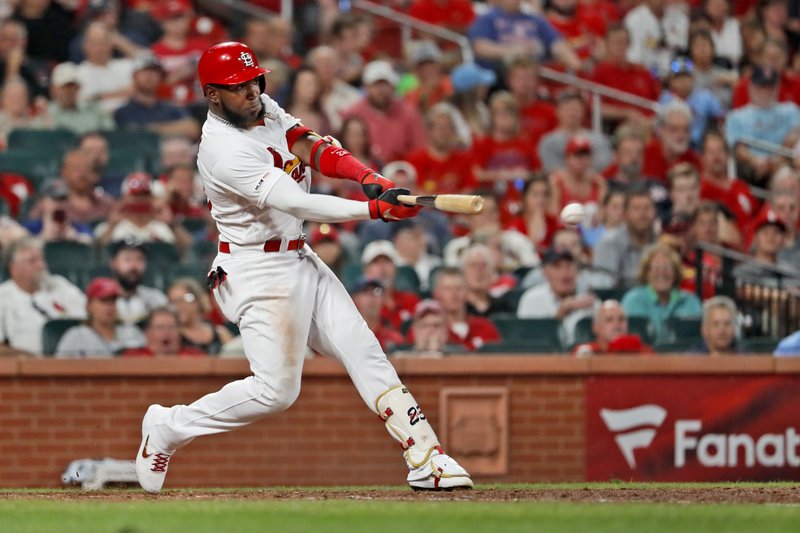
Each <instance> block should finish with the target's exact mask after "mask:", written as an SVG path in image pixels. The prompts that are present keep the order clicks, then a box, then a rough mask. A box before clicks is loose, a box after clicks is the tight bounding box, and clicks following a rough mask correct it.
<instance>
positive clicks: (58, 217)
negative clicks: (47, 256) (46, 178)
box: [25, 180, 92, 244]
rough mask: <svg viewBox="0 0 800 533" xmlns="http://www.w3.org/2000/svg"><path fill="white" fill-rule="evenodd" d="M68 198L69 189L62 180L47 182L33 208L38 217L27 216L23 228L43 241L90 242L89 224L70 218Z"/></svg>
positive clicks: (90, 231)
mask: <svg viewBox="0 0 800 533" xmlns="http://www.w3.org/2000/svg"><path fill="white" fill-rule="evenodd" d="M68 199H69V189H67V186H66V185H64V183H63V182H62V181H59V180H53V181H51V182H49V183H48V184H47V185H45V186H44V187H43V188H42V191H41V194H40V196H39V201H38V202H37V205H36V206H35V208H34V209H33V211H34V212H36V213H38V214H39V217H38V218H35V217H31V218H29V219H28V221H27V222H26V223H25V229H27V230H28V231H29V232H30V233H31V235H36V236H38V237H39V238H40V239H42V240H43V241H44V242H55V241H78V242H83V243H86V244H91V243H92V228H91V226H89V225H88V224H82V223H79V222H75V221H74V220H70V218H69V210H68V209H67V207H68Z"/></svg>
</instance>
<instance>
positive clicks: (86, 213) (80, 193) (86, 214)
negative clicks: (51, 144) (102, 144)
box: [61, 149, 114, 223]
mask: <svg viewBox="0 0 800 533" xmlns="http://www.w3.org/2000/svg"><path fill="white" fill-rule="evenodd" d="M61 179H62V180H63V181H64V184H65V185H66V186H67V188H68V189H69V199H68V202H69V205H68V206H67V218H68V219H69V220H73V221H75V222H82V223H89V222H95V221H97V220H102V219H105V218H106V217H108V215H109V213H110V212H111V208H112V207H113V206H114V200H113V198H111V197H110V196H109V195H108V194H106V193H105V192H104V191H103V190H102V189H101V188H99V187H98V186H97V185H98V182H99V181H100V176H99V175H98V174H97V171H96V170H95V169H94V168H93V166H92V161H91V160H90V159H89V157H88V156H87V154H86V153H85V152H84V151H83V150H80V149H75V150H70V151H69V152H67V153H66V154H64V159H63V161H62V163H61Z"/></svg>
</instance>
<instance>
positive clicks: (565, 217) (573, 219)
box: [561, 203, 586, 226]
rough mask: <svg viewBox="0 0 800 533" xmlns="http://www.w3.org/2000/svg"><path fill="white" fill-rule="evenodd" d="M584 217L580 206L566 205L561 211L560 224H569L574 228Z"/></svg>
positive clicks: (584, 213) (583, 211) (575, 204)
mask: <svg viewBox="0 0 800 533" xmlns="http://www.w3.org/2000/svg"><path fill="white" fill-rule="evenodd" d="M585 215H586V211H585V210H584V208H583V205H582V204H578V203H572V204H567V205H565V206H564V209H562V210H561V222H562V223H564V224H569V225H570V226H575V225H577V224H578V223H579V222H580V221H581V220H583V217H584V216H585Z"/></svg>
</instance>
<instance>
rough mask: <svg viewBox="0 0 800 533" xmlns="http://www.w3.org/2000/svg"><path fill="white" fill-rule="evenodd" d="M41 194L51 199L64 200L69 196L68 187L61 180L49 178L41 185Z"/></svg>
mask: <svg viewBox="0 0 800 533" xmlns="http://www.w3.org/2000/svg"><path fill="white" fill-rule="evenodd" d="M42 196H47V197H48V198H52V199H53V200H66V199H67V197H69V188H67V186H66V185H65V184H64V182H63V181H61V180H51V181H49V182H48V183H46V184H45V186H44V187H42Z"/></svg>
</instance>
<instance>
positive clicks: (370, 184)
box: [358, 169, 408, 200]
mask: <svg viewBox="0 0 800 533" xmlns="http://www.w3.org/2000/svg"><path fill="white" fill-rule="evenodd" d="M358 182H359V183H360V184H361V190H363V191H364V194H365V195H367V198H369V199H370V200H375V199H377V198H378V197H379V196H380V195H381V194H382V193H383V192H385V191H388V190H389V189H394V188H395V187H397V185H395V184H394V182H393V181H392V180H390V179H389V178H387V177H384V176H381V175H380V174H378V173H377V172H375V171H374V170H372V169H365V172H364V175H363V176H360V177H359V179H358ZM403 194H408V193H403Z"/></svg>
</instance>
